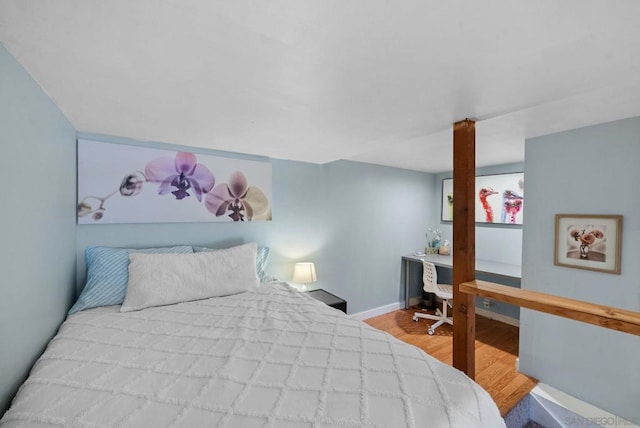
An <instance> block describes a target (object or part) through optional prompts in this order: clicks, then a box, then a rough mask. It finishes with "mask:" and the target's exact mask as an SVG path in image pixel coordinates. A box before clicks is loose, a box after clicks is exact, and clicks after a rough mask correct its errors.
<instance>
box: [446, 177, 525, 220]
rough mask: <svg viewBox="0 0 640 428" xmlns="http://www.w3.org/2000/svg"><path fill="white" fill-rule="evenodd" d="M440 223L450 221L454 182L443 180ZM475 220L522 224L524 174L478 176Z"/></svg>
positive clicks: (450, 179)
mask: <svg viewBox="0 0 640 428" xmlns="http://www.w3.org/2000/svg"><path fill="white" fill-rule="evenodd" d="M441 196H442V206H441V207H442V211H441V213H442V216H441V220H442V222H444V223H446V222H451V221H453V179H452V178H445V179H443V180H442V194H441ZM475 205H476V210H475V211H476V212H475V221H476V223H480V224H500V225H510V226H511V225H522V223H523V213H524V173H523V172H514V173H504V174H490V175H479V176H477V177H476V188H475Z"/></svg>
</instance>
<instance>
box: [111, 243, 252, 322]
mask: <svg viewBox="0 0 640 428" xmlns="http://www.w3.org/2000/svg"><path fill="white" fill-rule="evenodd" d="M257 249H258V245H257V244H256V243H251V244H245V245H240V246H238V247H233V248H228V249H225V250H219V251H215V252H212V253H194V254H142V253H131V254H130V255H129V260H130V263H129V284H128V287H127V295H126V296H125V299H124V303H123V304H122V307H121V308H120V312H129V311H137V310H139V309H144V308H149V307H151V306H162V305H172V304H174V303H180V302H188V301H191V300H199V299H207V298H209V297H218V296H227V295H229V294H237V293H242V292H244V291H249V290H251V289H253V288H254V287H257V286H258V285H259V284H260V280H259V278H258V274H257V272H256V251H257Z"/></svg>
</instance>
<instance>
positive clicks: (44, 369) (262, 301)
mask: <svg viewBox="0 0 640 428" xmlns="http://www.w3.org/2000/svg"><path fill="white" fill-rule="evenodd" d="M118 310H119V307H118V306H111V307H106V308H98V309H93V310H88V311H84V312H80V313H77V314H74V315H72V316H70V317H69V318H68V319H67V320H66V321H65V323H64V324H63V325H62V326H61V328H60V331H59V332H58V334H57V336H56V337H55V338H54V339H53V340H52V341H51V342H50V344H49V346H48V347H47V350H46V351H45V353H44V354H43V355H42V357H41V358H40V359H39V360H38V362H37V363H36V364H35V366H34V367H33V369H32V371H31V374H30V375H29V378H28V379H27V381H26V382H25V383H24V384H23V385H22V387H21V388H20V391H19V393H18V395H17V396H16V398H15V399H14V402H13V405H12V407H11V408H10V409H9V411H8V412H7V413H6V414H5V415H4V417H3V418H2V420H1V421H0V425H2V427H3V428H8V427H30V426H37V427H48V426H71V427H165V426H166V427H205V426H206V427H239V428H251V427H317V428H320V427H322V428H325V427H360V426H362V427H398V428H400V427H449V426H451V427H463V428H470V427H482V428H487V427H504V422H503V420H502V418H501V417H500V414H499V412H498V409H497V407H496V405H495V403H494V402H493V401H492V400H491V398H490V396H489V395H488V394H487V393H486V392H485V391H484V390H483V389H482V388H480V387H479V386H478V385H477V384H475V383H474V382H473V381H471V380H470V379H469V378H468V377H467V376H465V375H464V374H463V373H461V372H460V371H458V370H456V369H453V368H451V367H449V366H446V365H445V364H442V363H440V362H439V361H437V360H435V359H434V358H432V357H430V356H428V355H427V354H425V353H424V352H422V351H421V350H419V349H418V348H416V347H414V346H411V345H407V344H405V343H403V342H401V341H399V340H397V339H395V338H394V337H392V336H390V335H389V334H387V333H384V332H381V331H378V330H376V329H374V328H371V327H369V326H368V325H366V324H365V323H363V322H361V321H358V320H355V319H352V318H350V317H348V316H346V315H344V314H343V313H342V312H340V311H337V310H335V309H332V308H329V307H328V306H325V305H324V304H322V303H319V302H317V301H315V300H314V299H313V298H311V297H309V296H308V295H306V294H304V293H299V292H296V291H294V290H293V289H291V288H290V287H289V286H288V285H286V284H283V283H270V284H263V285H261V286H260V287H259V289H258V290H257V291H255V292H251V293H242V294H237V295H234V296H227V297H219V298H212V299H207V300H200V301H196V302H189V303H181V304H177V305H171V306H163V307H156V308H149V309H145V310H142V311H138V312H129V313H120V312H119V311H118Z"/></svg>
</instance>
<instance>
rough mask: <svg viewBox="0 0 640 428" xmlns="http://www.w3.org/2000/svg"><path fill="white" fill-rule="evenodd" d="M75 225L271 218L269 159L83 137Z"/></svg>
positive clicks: (258, 219) (79, 152) (79, 159)
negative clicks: (263, 159)
mask: <svg viewBox="0 0 640 428" xmlns="http://www.w3.org/2000/svg"><path fill="white" fill-rule="evenodd" d="M77 159H78V162H77V209H76V215H77V224H80V225H100V224H135V223H188V222H197V223H205V222H245V221H271V220H272V211H271V201H272V199H273V196H272V165H271V162H267V161H262V160H260V161H258V160H249V159H240V158H233V157H226V156H214V155H211V154H206V153H199V152H195V151H193V150H191V149H189V148H187V147H185V148H182V150H172V149H165V148H155V147H145V146H139V145H130V144H118V143H111V142H106V141H96V140H89V139H82V138H80V139H78V143H77Z"/></svg>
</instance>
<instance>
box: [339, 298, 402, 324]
mask: <svg viewBox="0 0 640 428" xmlns="http://www.w3.org/2000/svg"><path fill="white" fill-rule="evenodd" d="M403 308H404V303H401V302H396V303H390V304H388V305H384V306H380V307H377V308H373V309H369V310H367V311H362V312H358V313H355V314H351V315H349V316H350V317H351V318H355V319H357V320H360V321H362V320H366V319H368V318H373V317H377V316H379V315H384V314H388V313H389V312H393V311H397V310H398V309H403Z"/></svg>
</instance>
